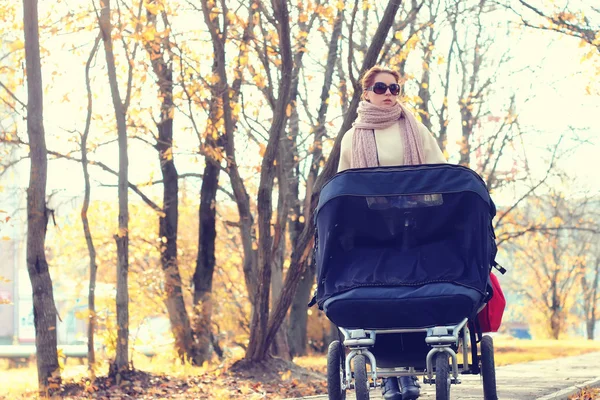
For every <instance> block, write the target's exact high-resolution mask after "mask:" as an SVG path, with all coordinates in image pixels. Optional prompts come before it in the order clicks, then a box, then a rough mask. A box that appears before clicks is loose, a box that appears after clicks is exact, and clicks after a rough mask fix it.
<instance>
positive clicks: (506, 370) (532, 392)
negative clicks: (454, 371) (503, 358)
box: [289, 353, 600, 400]
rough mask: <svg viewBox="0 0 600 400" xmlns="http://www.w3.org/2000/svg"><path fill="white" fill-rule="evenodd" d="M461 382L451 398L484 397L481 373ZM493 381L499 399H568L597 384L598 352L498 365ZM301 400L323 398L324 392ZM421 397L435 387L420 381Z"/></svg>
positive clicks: (374, 394) (427, 399)
mask: <svg viewBox="0 0 600 400" xmlns="http://www.w3.org/2000/svg"><path fill="white" fill-rule="evenodd" d="M461 381H462V383H461V384H460V385H452V389H451V391H450V393H451V397H452V398H453V399H460V400H472V399H483V386H482V382H481V376H480V375H462V376H461ZM496 381H497V388H498V398H499V399H501V400H534V399H538V400H550V399H567V398H568V396H569V395H571V394H572V393H573V392H575V391H576V388H575V387H576V386H578V387H580V388H581V387H583V386H585V385H589V384H590V383H592V384H594V385H595V386H598V385H600V353H588V354H584V355H581V356H573V357H565V358H560V359H554V360H545V361H533V362H528V363H523V364H514V365H507V366H504V367H497V368H496ZM348 395H349V396H348V397H347V398H348V400H351V399H354V398H355V397H354V391H352V390H350V391H348ZM370 397H371V399H374V400H375V399H376V400H379V399H383V397H382V396H381V389H379V388H378V389H374V390H371V396H370ZM302 399H311V400H326V399H327V395H326V394H324V395H321V396H311V397H304V398H302ZM421 399H423V400H431V399H435V386H431V385H423V384H421V397H419V400H421ZM289 400H292V399H289ZM295 400H299V399H295Z"/></svg>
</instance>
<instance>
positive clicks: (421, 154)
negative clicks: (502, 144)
mask: <svg viewBox="0 0 600 400" xmlns="http://www.w3.org/2000/svg"><path fill="white" fill-rule="evenodd" d="M362 88H363V94H362V100H363V101H361V102H360V104H359V106H358V118H357V119H356V121H355V123H354V125H353V127H352V128H351V129H350V130H349V131H348V132H346V134H345V135H344V137H343V139H342V145H341V154H340V162H339V165H338V172H339V171H343V170H345V169H348V168H367V167H378V166H394V165H414V164H437V163H445V162H446V159H445V158H444V155H443V154H442V152H441V150H440V148H439V147H438V144H437V142H436V140H435V139H434V138H433V136H432V135H431V133H430V132H429V131H428V130H427V128H426V127H425V126H424V125H423V124H422V123H420V122H418V121H417V120H416V119H415V117H414V116H413V115H412V114H411V113H410V111H408V110H407V109H406V107H405V106H404V105H403V104H402V103H400V102H399V100H398V96H399V95H400V91H401V87H400V74H399V73H398V72H396V71H393V70H390V69H388V68H384V67H381V66H375V67H373V68H371V69H370V70H368V71H367V72H366V74H365V75H364V77H363V79H362ZM399 380H400V385H401V386H402V391H400V387H399V386H398V379H396V378H388V379H385V382H384V391H383V397H384V398H385V399H386V400H411V399H416V398H417V397H419V386H418V383H417V377H415V376H403V377H400V379H399Z"/></svg>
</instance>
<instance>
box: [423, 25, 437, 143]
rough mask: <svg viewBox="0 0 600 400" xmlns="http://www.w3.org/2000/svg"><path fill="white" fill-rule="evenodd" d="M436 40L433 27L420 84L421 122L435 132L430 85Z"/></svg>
mask: <svg viewBox="0 0 600 400" xmlns="http://www.w3.org/2000/svg"><path fill="white" fill-rule="evenodd" d="M434 41H435V35H434V31H433V27H430V28H429V40H428V41H427V43H425V50H424V53H425V54H423V73H422V75H421V82H420V86H419V98H420V99H421V102H422V103H421V105H420V107H419V108H420V111H421V112H420V114H421V122H423V125H425V127H426V128H427V129H428V130H429V132H433V126H432V124H431V114H430V111H429V102H430V101H431V88H430V87H429V85H430V80H431V79H430V77H431V71H430V65H431V59H432V57H433V46H434Z"/></svg>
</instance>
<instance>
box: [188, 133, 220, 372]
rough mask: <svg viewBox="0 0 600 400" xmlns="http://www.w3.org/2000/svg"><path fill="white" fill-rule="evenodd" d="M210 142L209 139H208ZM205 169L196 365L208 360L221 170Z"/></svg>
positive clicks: (208, 164)
mask: <svg viewBox="0 0 600 400" xmlns="http://www.w3.org/2000/svg"><path fill="white" fill-rule="evenodd" d="M207 141H209V139H207ZM205 159H206V166H205V167H204V175H203V178H202V186H201V188H200V208H199V210H198V214H199V221H200V224H199V232H198V257H197V259H196V271H195V272H194V313H195V323H194V334H195V336H196V340H197V341H198V362H199V363H200V364H201V363H203V362H204V361H206V360H208V359H209V357H210V348H211V346H210V344H211V341H210V337H211V325H212V322H211V320H212V281H213V273H214V270H215V264H216V257H215V240H216V237H217V230H216V214H217V208H216V197H217V189H218V186H219V173H220V170H221V168H220V166H219V165H218V164H216V162H215V161H213V160H211V159H210V158H209V157H206V158H205Z"/></svg>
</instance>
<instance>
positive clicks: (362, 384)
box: [354, 354, 370, 400]
mask: <svg viewBox="0 0 600 400" xmlns="http://www.w3.org/2000/svg"><path fill="white" fill-rule="evenodd" d="M369 386H370V385H369V380H368V378H367V359H366V357H365V356H364V355H362V354H359V355H357V356H356V357H354V388H355V389H356V400H369Z"/></svg>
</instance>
